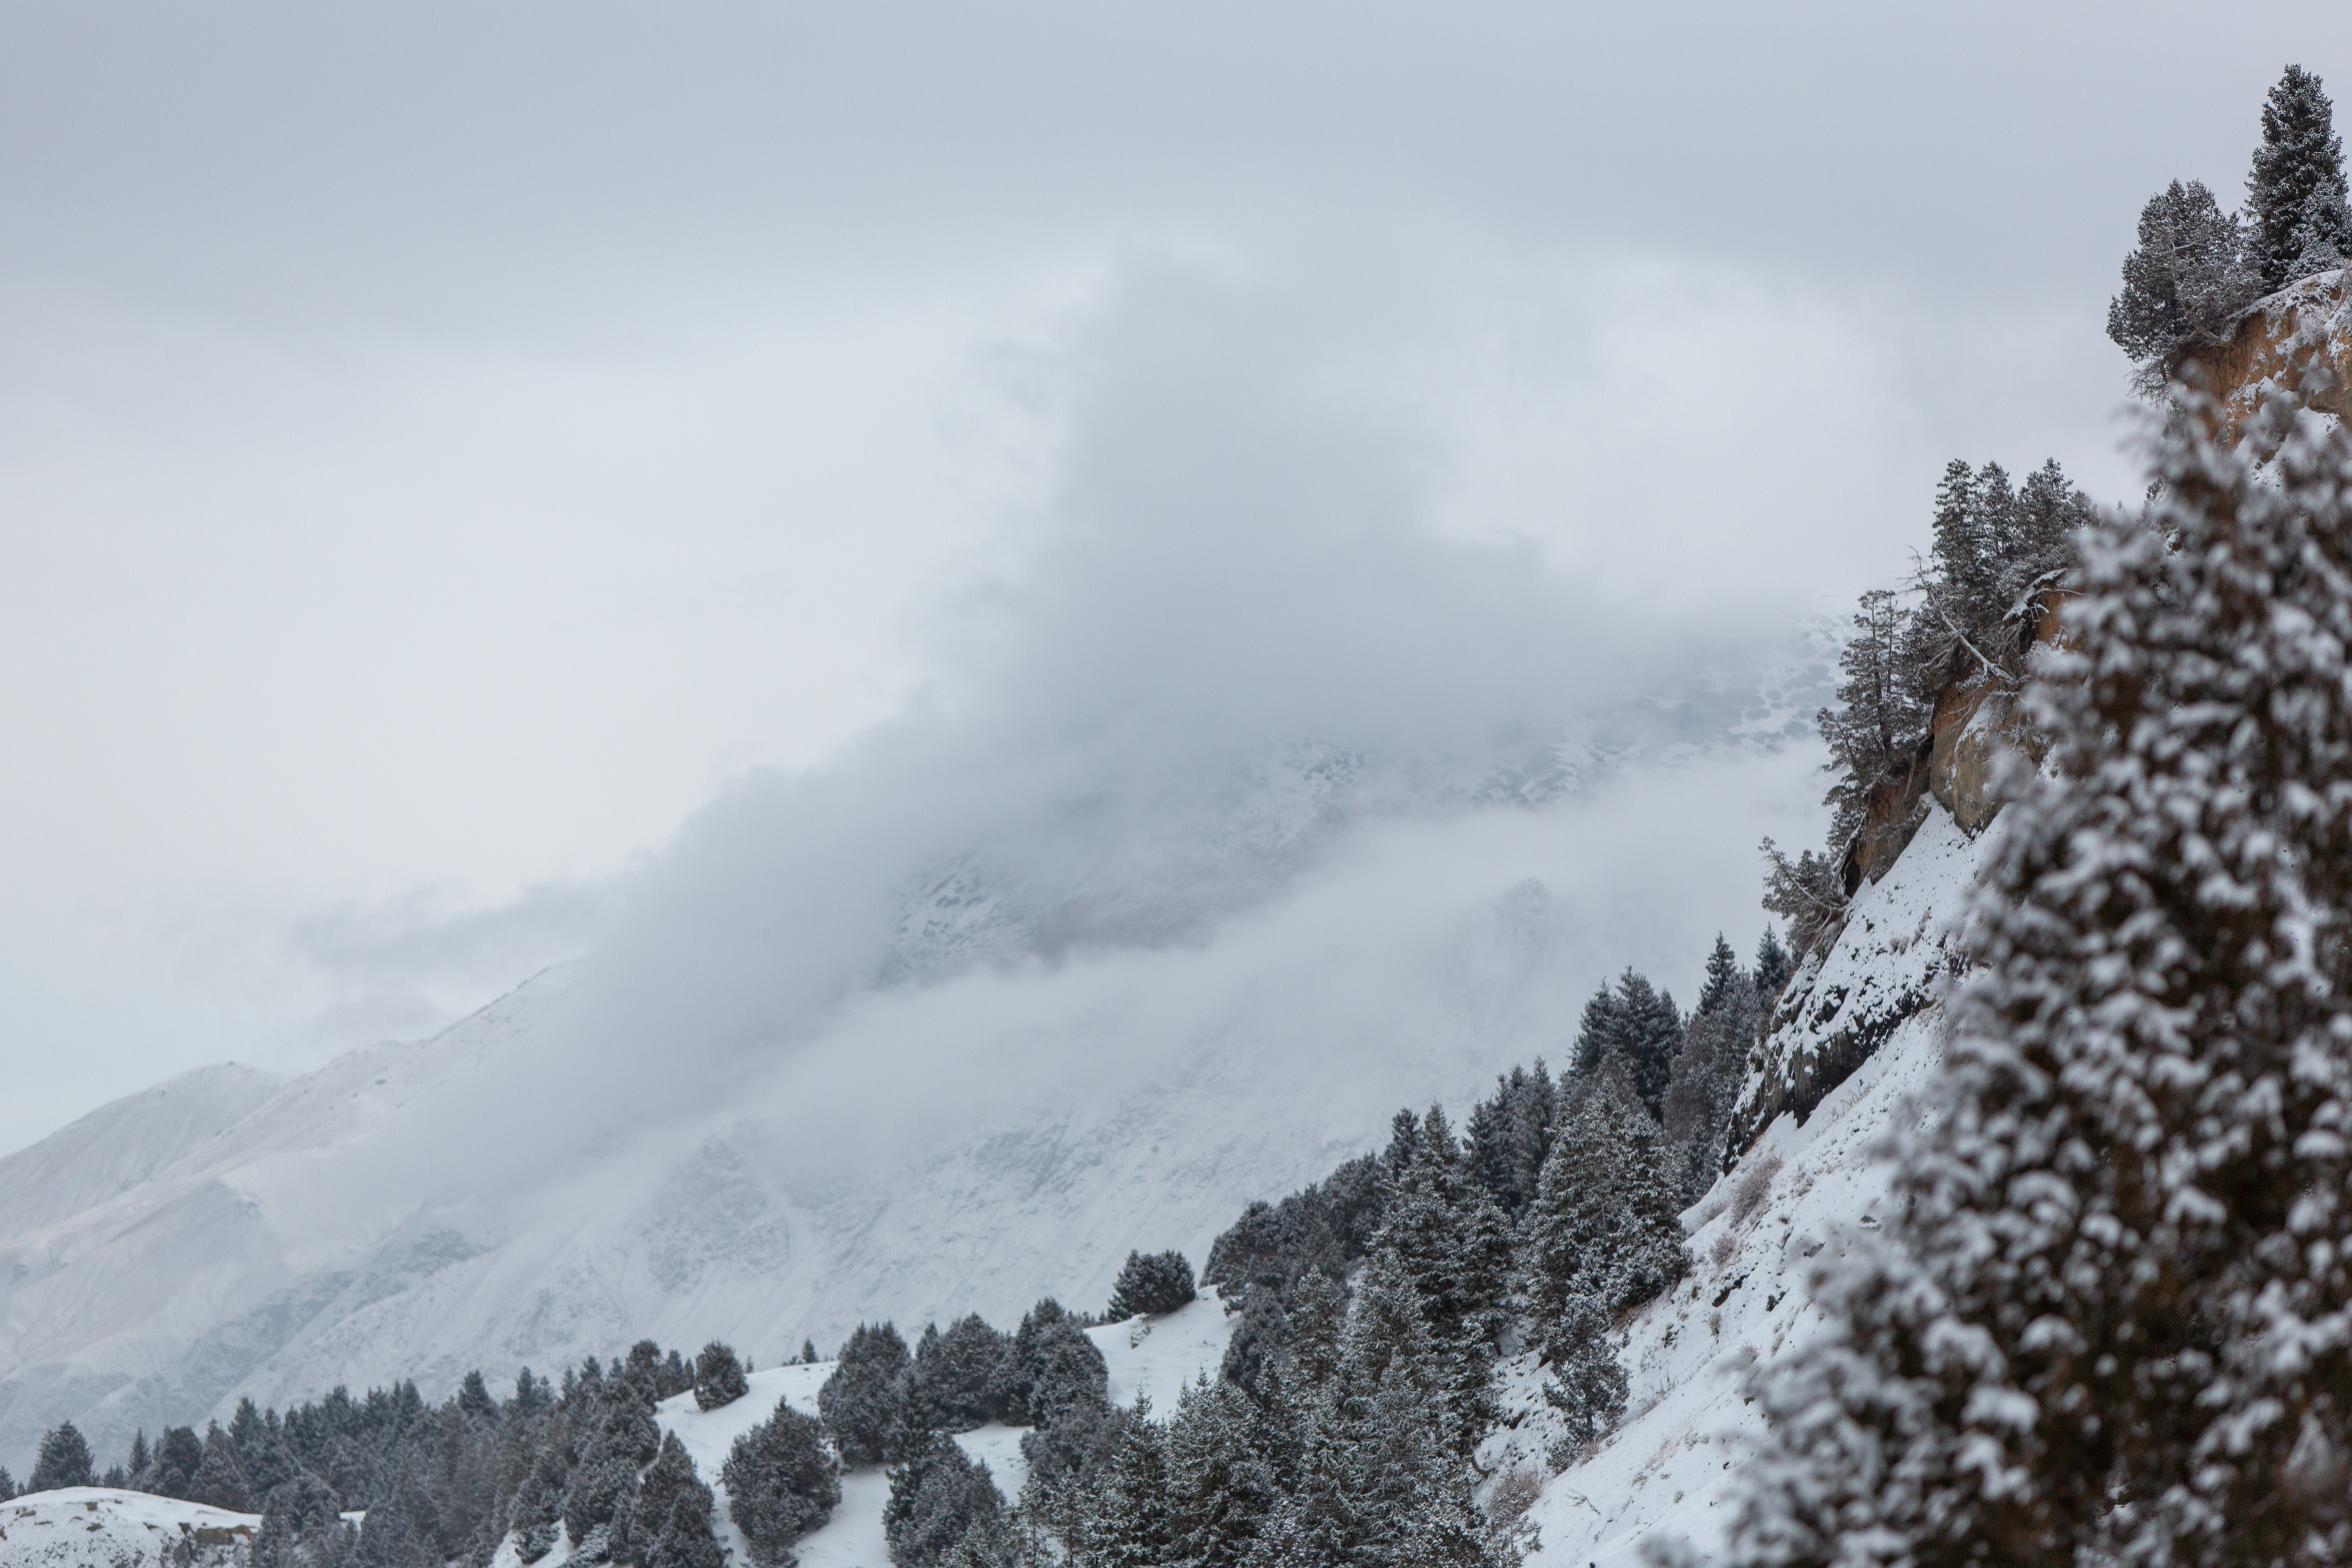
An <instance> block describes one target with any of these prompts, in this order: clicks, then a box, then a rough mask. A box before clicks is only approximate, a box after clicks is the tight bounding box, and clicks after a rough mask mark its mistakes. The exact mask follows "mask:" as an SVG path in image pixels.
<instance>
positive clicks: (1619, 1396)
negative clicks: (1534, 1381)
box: [1543, 1296, 1627, 1468]
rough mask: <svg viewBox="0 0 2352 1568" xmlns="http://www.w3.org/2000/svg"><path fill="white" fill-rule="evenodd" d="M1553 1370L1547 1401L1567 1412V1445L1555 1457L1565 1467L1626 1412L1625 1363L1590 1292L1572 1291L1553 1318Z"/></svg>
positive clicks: (1563, 1413)
mask: <svg viewBox="0 0 2352 1568" xmlns="http://www.w3.org/2000/svg"><path fill="white" fill-rule="evenodd" d="M1549 1353H1550V1356H1551V1362H1552V1375H1551V1377H1550V1378H1549V1380H1548V1381H1547V1382H1546V1383H1545V1384H1544V1391H1543V1392H1544V1402H1545V1403H1546V1404H1548V1405H1550V1406H1551V1407H1552V1408H1553V1409H1554V1410H1557V1411H1559V1413H1560V1415H1561V1417H1562V1418H1563V1426H1564V1428H1565V1431H1564V1439H1565V1441H1564V1445H1563V1447H1564V1449H1565V1451H1563V1452H1556V1453H1554V1454H1553V1455H1551V1456H1550V1457H1551V1458H1552V1460H1553V1463H1554V1467H1555V1468H1566V1467H1567V1465H1568V1463H1569V1462H1570V1460H1571V1459H1573V1458H1575V1457H1576V1456H1577V1455H1579V1454H1580V1453H1581V1452H1583V1451H1585V1450H1587V1449H1589V1448H1590V1447H1591V1445H1593V1444H1594V1443H1596V1442H1598V1441H1600V1440H1601V1438H1602V1437H1605V1436H1608V1435H1609V1431H1610V1428H1612V1427H1613V1426H1616V1424H1617V1418H1618V1417H1619V1416H1621V1415H1623V1414H1624V1413H1625V1390H1626V1387H1627V1383H1626V1378H1625V1367H1624V1364H1623V1363H1621V1362H1620V1361H1619V1360H1618V1359H1617V1352H1616V1350H1615V1348H1614V1347H1613V1346H1612V1345H1611V1344H1610V1342H1609V1316H1608V1314H1607V1313H1605V1312H1603V1311H1602V1310H1601V1308H1600V1306H1599V1304H1598V1303H1596V1302H1595V1301H1594V1300H1592V1298H1591V1297H1590V1296H1570V1298H1568V1300H1566V1301H1565V1302H1563V1303H1562V1304H1561V1307H1560V1310H1559V1313H1558V1314H1557V1316H1556V1317H1555V1318H1554V1319H1553V1321H1552V1325H1551V1334H1550V1349H1549Z"/></svg>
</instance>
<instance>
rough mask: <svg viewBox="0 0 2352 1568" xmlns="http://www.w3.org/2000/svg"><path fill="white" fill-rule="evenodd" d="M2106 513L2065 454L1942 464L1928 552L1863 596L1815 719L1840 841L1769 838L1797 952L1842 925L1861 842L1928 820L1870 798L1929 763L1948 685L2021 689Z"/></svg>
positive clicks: (1772, 903)
mask: <svg viewBox="0 0 2352 1568" xmlns="http://www.w3.org/2000/svg"><path fill="white" fill-rule="evenodd" d="M2096 516H2097V509H2096V508H2095V506H2094V505H2093V504H2092V502H2091V500H2090V498H2089V497H2087V496H2085V495H2084V493H2083V492H2082V491H2081V490H2080V489H2076V488H2075V486H2074V483H2073V482H2072V481H2071V480H2069V479H2067V478H2066V475H2065V471H2064V470H2063V469H2062V468H2060V467H2059V466H2058V464H2057V462H2056V461H2055V460H2054V459H2053V460H2052V461H2050V462H2046V463H2044V464H2042V467H2041V468H2037V469H2036V470H2034V471H2033V472H2032V473H2031V474H2029V475H2027V476H2026V477H2025V479H2024V480H2023V482H2021V483H2020V482H2016V481H2013V480H2012V479H2011V478H2010V475H2009V472H2008V470H2007V469H2005V468H2002V467H2001V466H2000V464H1999V463H1986V464H1984V465H1983V466H1982V467H1981V468H1970V467H1969V465H1968V464H1967V463H1965V462H1963V461H1960V460H1959V459H1957V458H1955V459H1954V460H1953V461H1952V462H1951V463H1950V464H1948V466H1947V467H1946V468H1945V469H1944V478H1943V480H1942V482H1941V483H1940V484H1939V485H1938V486H1937V490H1936V516H1935V527H1934V535H1933V538H1934V543H1933V544H1932V546H1931V547H1930V550H1929V553H1928V557H1927V560H1926V561H1924V562H1922V563H1920V565H1919V567H1918V569H1917V571H1916V573H1915V574H1914V575H1913V579H1912V582H1911V584H1909V586H1908V588H1907V589H1906V591H1905V592H1902V593H1896V592H1894V591H1892V590H1889V589H1883V588H1882V589H1873V590H1872V591H1870V592H1869V593H1866V594H1864V595H1862V601H1861V604H1860V605H1859V606H1858V608H1857V609H1856V612H1855V614H1854V617H1853V636H1852V637H1850V638H1849V639H1848V641H1847V643H1846V645H1845V647H1844V648H1843V651H1842V652H1841V653H1840V654H1839V656H1838V669H1839V674H1840V677H1841V679H1840V680H1839V683H1838V687H1837V693H1836V697H1837V700H1836V702H1835V703H1834V704H1833V705H1832V706H1831V707H1827V708H1824V709H1822V710H1821V712H1820V713H1819V715H1818V716H1817V717H1816V721H1815V722H1816V724H1817V725H1818V727H1819V729H1820V731H1821V735H1822V740H1823V741H1824V742H1827V744H1828V746H1829V751H1830V759H1829V763H1828V764H1827V766H1828V770H1829V772H1830V773H1831V775H1832V784H1831V785H1830V789H1829V793H1828V795H1827V796H1826V797H1825V804H1826V805H1828V806H1829V807H1830V814H1831V815H1830V838H1829V847H1828V849H1827V850H1826V851H1825V852H1822V853H1819V854H1817V853H1815V852H1814V851H1812V850H1810V849H1808V850H1805V851H1803V852H1802V853H1801V854H1800V855H1799V856H1798V857H1797V858H1795V859H1793V860H1792V859H1790V858H1789V857H1788V856H1787V855H1785V854H1783V853H1782V852H1781V851H1780V848H1779V847H1777V846H1775V845H1774V844H1773V843H1772V841H1771V840H1770V839H1769V838H1768V839H1766V840H1765V841H1764V855H1765V858H1766V862H1767V866H1768V872H1767V876H1766V886H1765V896H1764V907H1765V908H1766V909H1768V910H1771V911H1772V912H1773V913H1775V914H1779V915H1781V916H1783V917H1785V918H1786V920H1787V921H1788V924H1789V941H1790V947H1791V948H1792V949H1794V951H1795V955H1796V957H1798V958H1799V959H1801V958H1803V957H1804V955H1805V954H1806V953H1808V952H1811V951H1812V950H1814V949H1815V948H1817V947H1820V946H1822V944H1823V943H1824V942H1825V941H1826V940H1827V939H1829V938H1831V937H1833V936H1834V935H1835V934H1836V932H1837V930H1838V928H1839V925H1840V924H1841V922H1842V921H1843V918H1844V912H1845V904H1846V900H1847V899H1848V898H1850V897H1851V896H1852V895H1853V890H1854V888H1853V879H1852V877H1851V875H1850V874H1849V872H1848V870H1847V867H1848V865H1849V856H1850V851H1852V850H1853V849H1854V848H1855V847H1856V845H1857V840H1865V841H1868V842H1871V843H1876V842H1877V841H1879V840H1882V839H1883V840H1886V841H1889V844H1890V847H1895V848H1899V847H1900V845H1901V842H1902V840H1903V839H1905V838H1906V837H1908V835H1909V834H1910V832H1911V830H1912V829H1913V828H1914V827H1915V826H1916V825H1917V816H1916V811H1915V812H1914V813H1912V814H1911V815H1908V816H1905V815H1882V816H1879V817H1878V818H1876V819H1875V820H1874V818H1873V816H1872V812H1871V805H1872V802H1873V799H1874V797H1879V796H1883V795H1885V793H1886V792H1887V791H1889V790H1890V789H1891V788H1892V787H1893V786H1894V785H1895V784H1897V783H1899V781H1902V780H1903V779H1905V778H1906V777H1909V776H1913V775H1915V774H1916V770H1918V769H1919V768H1921V767H1922V766H1924V764H1925V761H1926V758H1927V752H1928V749H1929V747H1930V746H1931V745H1932V743H1933V741H1934V734H1933V730H1932V725H1933V721H1934V719H1935V709H1936V699H1937V694H1938V693H1939V692H1941V691H1943V690H1944V689H1947V688H1948V687H1951V686H1954V685H1957V684H1959V683H1962V682H1968V681H1974V682H1978V683H1980V684H1982V685H1984V686H1986V687H1987V688H1989V689H1993V690H1998V691H2001V692H2011V693H2013V692H2015V691H2016V690H2018V689H2021V687H2022V686H2023V684H2024V680H2025V675H2026V656H2027V654H2028V652H2029V651H2030V650H2031V648H2032V642H2033V635H2034V629H2035V626H2036V623H2037V622H2038V620H2039V619H2040V617H2041V615H2042V609H2043V607H2044V604H2043V601H2044V599H2045V597H2046V596H2047V595H2049V594H2050V593H2051V591H2053V590H2054V589H2055V588H2057V586H2058V585H2059V584H2061V583H2062V582H2063V580H2064V578H2065V575H2066V574H2067V572H2068V571H2069V570H2071V569H2072V567H2073V566H2074V539H2075V536H2076V534H2077V533H2078V532H2079V531H2081V530H2082V529H2083V528H2084V526H2086V525H2087V524H2089V523H2090V522H2092V521H2095V518H2096ZM1919 809H1924V806H1922V807H1920V808H1919Z"/></svg>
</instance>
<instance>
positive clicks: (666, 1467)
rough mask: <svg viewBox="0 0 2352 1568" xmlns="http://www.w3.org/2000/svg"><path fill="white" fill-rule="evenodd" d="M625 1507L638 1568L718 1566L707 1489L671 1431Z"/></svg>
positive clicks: (722, 1555)
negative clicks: (628, 1510)
mask: <svg viewBox="0 0 2352 1568" xmlns="http://www.w3.org/2000/svg"><path fill="white" fill-rule="evenodd" d="M681 1375H682V1369H681ZM630 1508H631V1513H632V1517H631V1521H630V1526H629V1546H630V1552H631V1556H632V1560H633V1561H634V1562H635V1563H637V1564H638V1568H722V1565H723V1564H724V1563H725V1562H726V1553H725V1552H723V1551H721V1550H720V1548H719V1542H718V1541H717V1539H716V1538H715V1537H714V1536H713V1535H712V1534H711V1531H710V1509H711V1497H710V1489H709V1487H707V1486H704V1485H703V1484H702V1480H701V1478H700V1477H698V1476H697V1475H696V1474H695V1473H694V1461H693V1459H692V1458H688V1455H687V1452H686V1447H685V1445H684V1444H682V1443H680V1442H679V1441H678V1440H677V1433H675V1432H672V1433H669V1434H668V1435H667V1436H664V1437H663V1438H662V1446H661V1451H660V1452H659V1453H658V1454H656V1456H655V1457H654V1462H653V1463H652V1464H650V1465H648V1466H646V1473H645V1475H644V1477H643V1478H642V1479H641V1480H640V1481H639V1483H638V1487H637V1494H636V1497H635V1499H634V1500H632V1502H631V1504H630Z"/></svg>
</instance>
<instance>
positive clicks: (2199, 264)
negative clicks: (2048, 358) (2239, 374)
mask: <svg viewBox="0 0 2352 1568" xmlns="http://www.w3.org/2000/svg"><path fill="white" fill-rule="evenodd" d="M2347 262H2352V207H2347V201H2346V195H2345V182H2344V142H2343V140H2342V139H2341V138H2340V137H2338V136H2337V135H2336V130H2335V107H2334V105H2332V104H2331V103H2330V102H2329V101H2328V99H2327V94H2326V92H2325V91H2324V90H2323V89H2322V88H2321V84H2320V80H2319V79H2318V78H2317V77H2315V76H2314V75H2313V74H2312V73H2311V72H2309V71H2307V70H2305V69H2304V68H2302V67H2301V66H2289V67H2287V68H2286V73H2285V74H2284V76H2282V77H2280V78H2279V80H2278V84H2277V85H2276V86H2275V87H2273V88H2272V89H2271V91H2270V97H2269V100H2267V101H2266V102H2265V103H2264V104H2263V140H2262V145H2260V146H2259V147H2257V148H2255V149H2254V160H2253V168H2252V172H2251V173H2250V174H2248V175H2247V176H2246V205H2245V207H2244V209H2243V211H2242V212H2224V211H2222V210H2221V203H2220V202H2219V201H2218V200H2216V199H2215V197H2214V195H2213V193H2212V192H2211V191H2210V190H2208V189H2207V188H2206V187H2205V185H2204V184H2201V183H2200V182H2199V181H2196V180H2189V181H2186V182H2183V181H2179V180H2175V181H2173V182H2172V184H2169V185H2168V186H2166V187H2165V188H2164V189H2163V190H2161V191H2158V193H2157V194H2156V195H2153V196H2150V197H2149V198H2148V202H2147V206H2145V207H2144V208H2142V209H2141V211H2140V215H2139V246H2138V248H2137V249H2135V250H2134V251H2133V252H2132V253H2131V254H2130V255H2129V256H2127V257H2126V258H2125V259H2124V278H2123V281H2124V287H2123V292H2122V293H2120V294H2118V295H2116V298H2115V300H2113V301H2112V302H2111V303H2110V304H2109V305H2108V307H2107V335H2108V336H2109V337H2110V338H2113V339H2114V340H2115V341H2116V346H2117V347H2119V348H2121V349H2122V350H2123V351H2124V352H2125V353H2127V354H2129V355H2131V357H2132V359H2133V360H2134V361H2135V362H2137V363H2138V365H2139V367H2140V374H2139V385H2140V387H2141V390H2143V391H2144V392H2147V393H2151V394H2153V393H2156V392H2158V391H2160V390H2161V389H2162V387H2163V385H2164V384H2165V383H2166V382H2167V381H2168V380H2169V379H2170V378H2171V377H2172V376H2173V375H2174V374H2176V373H2178V372H2179V369H2180V365H2181V361H2182V359H2183V357H2184V356H2185V355H2187V354H2188V353H2190V352H2191V351H2193V350H2195V349H2197V348H2200V347H2206V346H2210V345H2213V344H2217V343H2222V342H2228V341H2229V338H2230V335H2231V331H2234V330H2235V328H2236V327H2237V324H2238V321H2239V320H2240V319H2241V318H2242V317H2243V316H2244V314H2245V312H2246V310H2247V308H2248V307H2249V306H2251V305H2252V304H2253V302H2254V301H2255V300H2258V299H2260V298H2262V297H2263V295H2265V294H2270V293H2274V292H2276V291H2277V290H2278V289H2284V288H2285V287H2286V286H2287V285H2288V284H2289V283H2292V282H2294V280H2295V279H2298V278H2307V277H2309V276H2311V275H2312V274H2313V273H2315V272H2327V271H2332V270H2334V269H2335V268H2339V267H2342V266H2345V265H2346V264H2347Z"/></svg>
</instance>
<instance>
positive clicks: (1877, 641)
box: [1815, 470, 2005, 848]
mask: <svg viewBox="0 0 2352 1568" xmlns="http://www.w3.org/2000/svg"><path fill="white" fill-rule="evenodd" d="M1996 473H1998V470H1996ZM2003 482H2004V485H2005V480H2004V481H2003ZM1853 629H1854V635H1853V637H1852V638H1851V639H1850V640H1849V641H1848V642H1847V643H1846V645H1845V647H1844V649H1843V651H1842V652H1841V653H1840V654H1839V655H1838V668H1839V669H1840V671H1841V672H1842V673H1843V675H1844V678H1845V679H1843V680H1842V681H1840V682H1839V683H1838V688H1837V705H1836V706H1835V707H1833V708H1824V709H1822V710H1821V712H1820V713H1819V714H1818V715H1816V716H1815V722H1816V724H1817V725H1818V726H1819V728H1820V730H1821V732H1822V740H1823V741H1825V742H1828V743H1829V749H1830V761H1829V763H1828V766H1829V767H1830V769H1831V770H1832V772H1833V773H1835V774H1836V781H1837V782H1836V783H1835V784H1832V786H1831V788H1830V792H1829V795H1828V797H1827V804H1828V805H1829V807H1830V809H1831V812H1832V822H1831V827H1830V843H1831V845H1832V847H1838V848H1843V845H1844V843H1845V841H1846V840H1848V839H1851V838H1852V837H1853V836H1854V835H1855V834H1857V833H1860V832H1862V831H1863V830H1864V808H1865V807H1866V805H1868V802H1869V798H1870V795H1871V792H1872V791H1873V790H1874V789H1876V788H1877V787H1878V785H1879V784H1880V783H1881V782H1882V781H1884V780H1885V778H1886V777H1887V775H1889V774H1890V773H1899V772H1901V771H1902V770H1903V769H1905V768H1906V767H1907V766H1909V765H1910V763H1911V761H1912V759H1913V758H1914V757H1916V755H1917V753H1918V751H1919V746H1920V742H1922V741H1923V740H1924V739H1926V737H1927V704H1926V702H1925V701H1924V700H1922V693H1921V692H1920V691H1919V690H1918V687H1917V682H1916V679H1915V677H1914V672H1913V667H1912V664H1911V662H1910V660H1908V659H1907V658H1906V647H1905V645H1906V641H1907V639H1908V637H1909V632H1910V616H1909V615H1908V614H1907V613H1906V611H1905V610H1904V608H1903V606H1902V605H1901V604H1900V603H1899V602H1898V600H1897V598H1896V596H1895V595H1894V594H1893V593H1891V592H1889V591H1887V590H1886V589H1884V588H1874V589H1872V590H1871V591H1870V592H1868V593H1866V594H1864V595H1863V596H1862V603H1861V606H1860V607H1859V608H1858V609H1857V610H1856V611H1855V612H1854V617H1853ZM1906 826H1907V825H1906V824H1901V823H1887V824H1884V825H1881V826H1877V827H1876V828H1874V829H1873V831H1875V832H1878V833H1882V834H1893V833H1896V832H1900V831H1902V830H1904V828H1905V827H1906Z"/></svg>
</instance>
